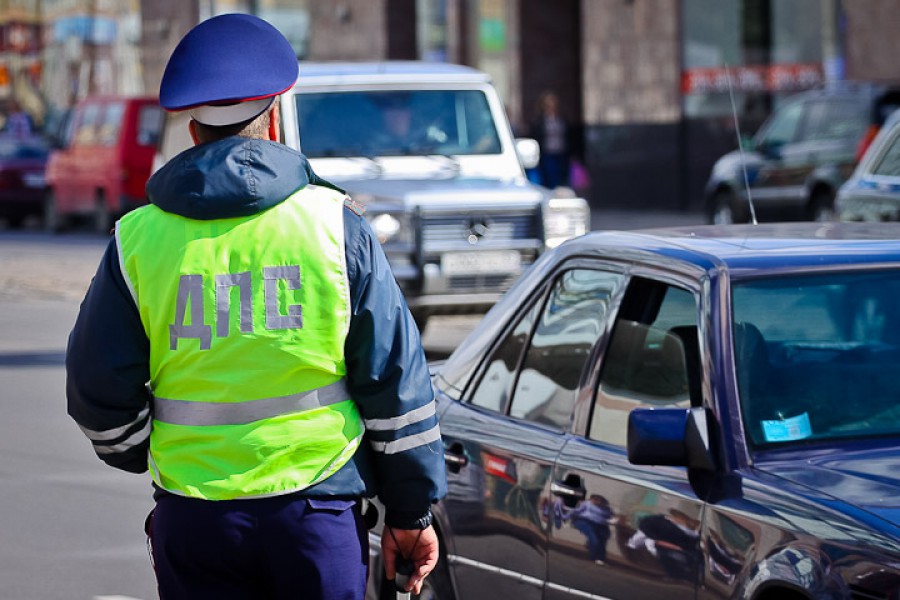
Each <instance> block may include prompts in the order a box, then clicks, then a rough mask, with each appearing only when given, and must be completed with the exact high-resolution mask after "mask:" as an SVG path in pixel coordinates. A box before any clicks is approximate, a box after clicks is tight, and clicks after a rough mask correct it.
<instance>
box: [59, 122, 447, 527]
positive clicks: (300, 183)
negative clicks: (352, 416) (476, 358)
mask: <svg viewBox="0 0 900 600" xmlns="http://www.w3.org/2000/svg"><path fill="white" fill-rule="evenodd" d="M309 183H313V184H317V185H326V186H329V187H332V188H334V186H332V185H331V184H329V183H328V182H326V181H324V180H321V179H320V178H318V177H317V176H316V175H315V173H313V171H312V169H311V168H310V166H309V163H308V162H307V160H306V158H305V157H304V156H303V155H301V154H300V153H298V152H296V151H294V150H292V149H290V148H288V147H287V146H284V145H282V144H278V143H275V142H269V141H262V140H251V139H246V138H239V137H231V138H227V139H224V140H221V141H218V142H213V143H208V144H202V145H199V146H195V147H193V148H191V149H189V150H187V151H185V152H183V153H181V154H179V155H178V156H176V157H175V158H173V159H172V160H171V161H170V162H169V163H168V164H166V165H165V166H164V167H163V168H162V169H160V170H159V171H158V172H157V173H156V174H155V175H154V176H153V177H152V178H151V179H150V181H149V182H148V183H147V196H148V198H149V200H150V202H152V203H153V204H155V205H157V206H158V207H159V208H161V209H163V210H165V211H166V212H170V213H175V214H179V215H182V216H185V217H189V218H192V219H200V220H209V219H221V218H229V217H237V216H246V215H252V214H255V213H258V212H261V211H264V210H266V209H268V208H271V207H272V206H275V205H276V204H278V203H280V202H282V201H284V200H285V199H286V198H287V197H289V196H290V195H291V194H293V193H294V192H295V191H297V190H299V189H301V188H302V187H304V186H306V185H307V184H309ZM334 189H337V188H334ZM361 212H362V211H361V210H360V209H359V208H357V207H356V206H355V205H353V204H352V203H350V202H348V203H347V204H346V205H345V208H344V233H345V244H346V254H347V272H348V277H349V280H350V303H351V310H352V312H351V318H350V327H349V333H348V335H347V340H346V345H345V356H346V364H347V381H348V388H349V390H350V393H351V395H352V397H353V399H354V400H355V401H356V403H357V404H358V405H359V409H360V413H361V414H362V417H363V419H366V420H368V419H382V420H383V419H392V418H395V417H402V416H403V415H405V414H407V413H409V412H410V411H412V410H415V409H417V408H420V407H425V406H428V405H429V404H430V403H433V400H434V394H433V391H432V388H431V380H430V377H429V374H428V366H427V364H426V361H425V354H424V352H423V350H422V345H421V341H420V339H419V332H418V329H417V328H416V325H415V322H414V321H413V319H412V317H411V315H410V313H409V310H408V308H407V306H406V302H405V300H404V299H403V296H402V294H401V292H400V289H399V287H398V286H397V283H396V281H395V280H394V277H393V274H392V273H391V269H390V265H389V264H388V261H387V258H386V257H385V255H384V251H383V250H382V248H381V245H380V244H379V243H378V241H377V240H376V239H375V237H374V235H373V233H372V231H371V229H370V228H369V225H368V223H367V222H366V220H365V219H364V218H363V217H362V216H361V214H360V213H361ZM149 356H150V342H149V340H148V338H147V335H146V333H145V332H144V328H143V325H142V323H141V320H140V316H139V314H138V309H137V306H136V305H135V303H134V301H133V300H132V296H131V294H130V293H129V291H128V288H127V286H126V283H125V279H124V277H123V274H122V271H121V269H120V266H119V257H118V252H117V249H116V244H115V239H113V240H112V241H111V242H110V244H109V246H108V247H107V249H106V252H105V254H104V256H103V259H102V260H101V262H100V266H99V268H98V270H97V274H96V275H95V276H94V279H93V281H92V282H91V286H90V288H89V289H88V292H87V295H86V296H85V299H84V301H83V303H82V305H81V310H80V312H79V315H78V319H77V321H76V322H75V327H74V329H73V330H72V333H71V334H70V336H69V345H68V350H67V354H66V370H67V381H66V394H67V397H68V406H69V414H70V415H71V416H72V418H74V419H75V421H76V422H77V423H78V424H79V425H80V426H81V427H82V429H84V430H85V433H87V434H88V436H89V437H90V438H91V440H92V441H93V443H94V449H95V450H96V451H97V454H98V456H99V457H100V458H101V459H103V460H104V461H105V462H106V463H108V464H109V465H111V466H113V467H116V468H119V469H123V470H126V471H131V472H136V473H142V472H144V471H146V470H147V454H148V448H149V430H150V419H151V415H150V414H148V410H147V409H148V408H149V407H150V393H149V390H148V389H147V382H148V381H149V379H150V372H149ZM234 367H235V369H240V365H235V366H234ZM432 406H433V404H432ZM426 410H427V409H426ZM397 421H398V423H399V424H398V425H397V427H396V428H394V429H390V430H377V431H373V430H369V431H367V433H366V437H367V441H368V442H369V443H365V442H364V443H363V444H362V445H361V446H360V449H359V450H358V451H357V452H356V455H355V456H354V458H353V460H351V461H350V462H349V463H348V464H347V465H346V466H344V467H343V468H342V469H340V470H339V471H338V472H337V473H335V474H334V475H332V476H331V477H329V478H328V479H327V480H325V481H323V482H321V483H319V484H317V485H315V486H313V487H311V488H308V489H306V490H304V491H303V492H302V494H303V495H311V496H312V495H317V496H344V497H347V496H352V497H356V496H374V495H377V496H378V497H379V499H380V500H381V502H382V503H383V504H384V505H385V507H386V509H387V514H386V520H387V522H388V523H389V524H391V525H395V526H397V527H407V528H413V527H414V526H415V524H416V522H417V520H418V519H420V518H422V517H423V516H424V515H426V514H427V513H428V510H429V507H430V505H431V504H432V503H433V502H435V501H437V500H438V499H439V498H440V497H442V496H443V495H444V493H445V491H446V482H445V475H444V462H443V448H442V445H441V442H440V440H439V439H438V440H437V441H433V442H430V443H427V444H424V445H416V446H414V447H412V448H410V449H407V450H402V449H401V450H400V451H397V452H393V453H388V452H379V451H375V450H373V445H374V446H375V447H382V448H383V447H384V444H379V442H391V441H394V440H398V439H403V438H407V439H415V436H416V434H418V433H425V432H428V431H430V430H433V428H435V427H436V426H437V417H436V416H434V415H432V416H430V417H429V418H427V419H425V420H424V421H417V422H414V423H412V424H408V425H403V419H402V418H400V419H397ZM400 446H401V448H402V447H405V446H404V445H403V444H402V443H401V444H400Z"/></svg>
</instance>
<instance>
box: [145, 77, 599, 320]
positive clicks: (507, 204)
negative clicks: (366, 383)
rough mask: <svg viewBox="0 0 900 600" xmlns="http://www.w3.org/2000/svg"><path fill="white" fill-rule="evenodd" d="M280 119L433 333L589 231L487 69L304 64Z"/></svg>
mask: <svg viewBox="0 0 900 600" xmlns="http://www.w3.org/2000/svg"><path fill="white" fill-rule="evenodd" d="M281 114H282V121H283V127H284V142H285V144H287V145H288V146H290V147H292V148H296V149H298V150H301V151H302V152H303V153H304V154H305V155H306V156H307V158H309V161H310V163H311V164H312V167H313V170H314V171H315V172H316V174H318V175H319V176H320V177H323V178H324V179H327V180H328V181H331V182H332V183H334V184H335V185H337V186H339V187H341V188H343V189H344V190H346V191H347V192H348V193H349V194H350V195H351V196H352V197H353V199H354V200H355V201H356V202H358V203H360V204H362V205H364V206H365V207H366V217H367V219H368V220H369V222H370V223H371V225H372V227H373V229H374V231H375V233H376V234H377V235H378V238H379V240H380V241H381V243H382V246H383V248H384V250H385V252H386V254H387V256H388V259H389V260H390V263H391V267H392V270H393V273H394V276H395V278H396V279H397V282H398V283H399V284H400V287H401V288H402V289H403V292H404V295H405V296H406V299H407V302H408V304H409V307H410V309H411V310H412V313H413V315H414V317H415V318H416V321H417V323H418V324H419V326H420V327H421V328H423V329H424V326H425V323H426V321H427V319H428V317H429V316H431V315H435V314H469V313H472V314H478V313H481V312H484V311H486V310H487V309H488V308H490V307H491V306H492V305H493V304H494V303H495V302H496V301H497V299H498V298H499V297H500V295H501V294H502V293H503V292H505V291H506V290H507V289H508V288H509V286H510V285H511V283H512V282H513V281H514V280H515V279H516V278H517V277H518V276H519V275H520V274H521V273H522V271H523V270H524V269H525V268H526V267H527V266H528V265H530V264H531V263H533V262H534V261H535V260H536V259H537V257H538V256H539V255H540V254H541V253H542V252H543V251H544V250H545V249H547V248H549V247H553V246H556V245H558V244H559V243H561V242H562V241H563V240H566V239H568V238H570V237H574V236H577V235H580V234H583V233H585V232H586V231H588V229H589V226H590V210H589V207H588V204H587V202H586V201H585V200H584V199H583V198H578V197H576V196H575V194H574V193H573V192H572V191H571V190H569V189H567V188H559V189H556V190H548V189H546V188H543V187H540V186H536V185H534V184H532V183H531V182H529V181H528V179H527V178H526V177H525V173H524V170H523V165H524V166H525V167H531V166H534V165H535V164H536V163H537V159H538V148H537V143H536V142H535V141H534V140H529V139H518V140H516V139H514V138H513V135H512V130H511V128H510V126H509V121H508V119H507V116H506V113H505V111H504V109H503V104H502V103H501V101H500V98H499V96H498V94H497V92H496V90H495V89H494V86H493V85H492V84H491V81H490V78H489V77H488V75H487V74H485V73H483V72H481V71H478V70H475V69H472V68H469V67H464V66H460V65H452V64H446V63H425V62H415V61H410V62H401V61H396V62H394V61H388V62H372V63H310V62H303V63H301V64H300V70H299V77H298V80H297V83H296V85H295V86H294V87H293V89H292V90H290V91H289V92H287V93H285V94H283V95H282V96H281ZM171 125H172V124H170V129H171ZM175 129H176V130H181V129H183V130H184V132H185V134H186V131H187V127H184V126H183V125H180V126H179V125H176V126H175ZM163 143H164V145H169V143H170V142H167V141H166V140H164V142H163ZM187 143H188V140H187V139H185V138H182V139H181V140H178V141H177V142H175V145H176V146H181V148H173V149H170V150H167V151H164V152H163V153H162V155H163V158H165V157H166V156H173V155H174V150H180V149H183V147H186V145H187Z"/></svg>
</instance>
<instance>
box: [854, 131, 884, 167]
mask: <svg viewBox="0 0 900 600" xmlns="http://www.w3.org/2000/svg"><path fill="white" fill-rule="evenodd" d="M876 135H878V125H874V124H873V125H869V128H868V129H866V132H865V133H864V134H863V136H862V138H861V139H860V140H859V145H858V146H857V147H856V156H854V157H853V161H854V162H859V161H860V160H861V159H862V157H863V154H865V153H866V150H868V149H869V146H870V145H871V144H872V140H874V139H875V136H876Z"/></svg>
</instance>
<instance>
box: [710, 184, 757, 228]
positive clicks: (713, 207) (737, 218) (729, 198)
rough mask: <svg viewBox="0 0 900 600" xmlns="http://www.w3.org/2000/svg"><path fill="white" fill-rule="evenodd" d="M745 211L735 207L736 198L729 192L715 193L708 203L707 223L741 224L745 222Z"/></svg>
mask: <svg viewBox="0 0 900 600" xmlns="http://www.w3.org/2000/svg"><path fill="white" fill-rule="evenodd" d="M746 212H747V211H746V210H745V209H742V208H741V207H739V206H737V197H736V196H735V195H734V192H732V191H731V190H724V189H723V190H719V191H717V192H716V193H715V194H714V195H713V197H712V199H711V200H710V203H709V214H708V216H709V222H710V223H713V224H715V225H730V224H731V223H743V222H745V221H746V220H747V217H746Z"/></svg>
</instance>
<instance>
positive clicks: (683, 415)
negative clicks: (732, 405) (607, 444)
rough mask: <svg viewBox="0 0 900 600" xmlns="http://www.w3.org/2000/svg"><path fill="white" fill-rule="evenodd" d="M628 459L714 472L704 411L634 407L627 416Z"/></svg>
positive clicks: (639, 462) (638, 463)
mask: <svg viewBox="0 0 900 600" xmlns="http://www.w3.org/2000/svg"><path fill="white" fill-rule="evenodd" d="M628 460H629V462H631V463H633V464H636V465H669V466H675V467H688V468H691V469H702V470H705V471H713V470H715V468H716V464H715V459H714V456H713V449H712V444H711V442H710V431H709V423H708V413H707V411H706V409H704V408H687V409H685V408H636V409H634V410H632V411H631V412H630V413H628Z"/></svg>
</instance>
